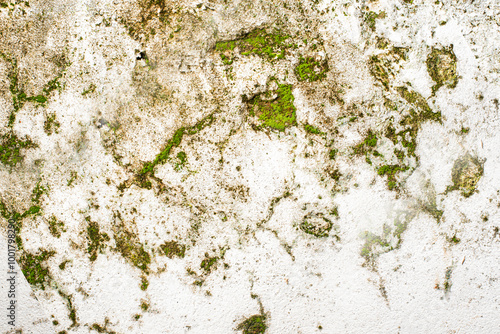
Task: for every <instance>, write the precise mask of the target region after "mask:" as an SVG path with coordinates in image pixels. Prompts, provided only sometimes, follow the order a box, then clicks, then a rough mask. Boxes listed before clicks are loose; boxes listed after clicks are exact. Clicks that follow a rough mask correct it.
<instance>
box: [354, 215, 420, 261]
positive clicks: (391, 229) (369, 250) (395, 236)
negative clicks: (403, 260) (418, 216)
mask: <svg viewBox="0 0 500 334" xmlns="http://www.w3.org/2000/svg"><path fill="white" fill-rule="evenodd" d="M401 217H402V214H399V216H398V217H397V218H396V219H395V221H394V224H393V226H390V225H388V224H384V227H383V232H382V235H381V236H379V235H376V234H374V233H371V232H368V231H365V232H364V233H363V235H362V237H363V238H364V239H365V243H364V245H363V247H362V249H361V252H360V255H361V256H362V257H364V258H365V261H366V262H365V264H370V265H372V266H373V265H374V261H375V259H376V258H377V257H378V256H379V255H380V254H383V253H387V252H390V251H392V250H394V249H397V248H399V247H400V246H401V241H402V235H403V233H404V232H405V231H406V229H407V227H408V221H410V220H411V219H413V217H414V215H413V214H410V215H409V216H406V217H404V218H403V219H405V220H404V221H402V220H401V219H402V218H401Z"/></svg>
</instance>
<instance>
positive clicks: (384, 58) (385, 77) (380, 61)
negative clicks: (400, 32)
mask: <svg viewBox="0 0 500 334" xmlns="http://www.w3.org/2000/svg"><path fill="white" fill-rule="evenodd" d="M407 52H408V48H402V47H399V48H398V47H393V48H391V49H390V50H388V51H386V52H384V53H381V54H377V55H373V56H371V57H370V59H369V60H368V67H369V70H370V74H371V75H372V76H373V77H374V78H375V79H376V80H377V81H378V82H380V83H381V84H382V86H383V87H384V88H385V89H386V90H389V88H390V77H391V76H393V75H394V73H393V63H398V62H400V61H401V60H406V53H407Z"/></svg>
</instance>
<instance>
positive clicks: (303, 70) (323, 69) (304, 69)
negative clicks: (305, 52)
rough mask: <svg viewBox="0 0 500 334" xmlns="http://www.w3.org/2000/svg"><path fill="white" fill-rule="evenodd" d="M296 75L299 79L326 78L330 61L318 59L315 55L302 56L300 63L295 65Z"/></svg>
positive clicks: (313, 79)
mask: <svg viewBox="0 0 500 334" xmlns="http://www.w3.org/2000/svg"><path fill="white" fill-rule="evenodd" d="M294 72H295V75H296V76H297V79H298V80H299V81H309V82H313V81H318V80H322V79H324V78H326V73H327V72H328V62H327V61H326V60H323V61H317V60H316V59H314V58H313V57H307V58H303V57H300V60H299V64H298V65H297V66H296V67H295V70H294Z"/></svg>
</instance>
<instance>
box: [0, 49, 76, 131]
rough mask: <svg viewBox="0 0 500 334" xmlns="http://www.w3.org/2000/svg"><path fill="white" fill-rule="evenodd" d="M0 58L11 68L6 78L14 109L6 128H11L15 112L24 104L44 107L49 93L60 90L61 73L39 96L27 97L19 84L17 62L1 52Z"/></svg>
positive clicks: (46, 85)
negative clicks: (35, 104)
mask: <svg viewBox="0 0 500 334" xmlns="http://www.w3.org/2000/svg"><path fill="white" fill-rule="evenodd" d="M0 57H1V58H2V59H4V60H5V61H6V62H7V63H9V64H10V67H11V68H10V69H9V74H8V77H9V81H10V83H9V90H10V93H11V96H12V105H13V107H14V110H13V111H12V113H11V114H10V116H9V123H8V126H9V127H12V125H14V122H15V119H16V113H17V111H18V110H19V109H21V108H22V107H23V105H24V103H25V102H34V103H38V104H41V105H44V104H45V103H46V102H47V100H48V98H49V96H50V93H51V92H52V91H53V90H55V89H56V88H60V84H59V79H60V78H61V77H62V72H61V73H59V74H58V75H57V76H56V77H55V78H54V79H52V80H51V81H49V82H48V83H47V84H45V86H44V87H43V89H42V93H41V94H38V95H34V96H27V95H26V93H25V92H24V90H23V88H22V84H21V83H20V82H19V70H18V68H17V60H16V59H15V58H10V57H9V56H7V55H6V54H4V53H1V52H0ZM62 66H63V67H66V66H68V64H67V63H65V62H64V64H62Z"/></svg>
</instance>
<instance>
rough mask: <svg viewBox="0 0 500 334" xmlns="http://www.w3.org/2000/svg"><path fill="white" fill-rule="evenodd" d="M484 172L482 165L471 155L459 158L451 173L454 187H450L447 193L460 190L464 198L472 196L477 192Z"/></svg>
mask: <svg viewBox="0 0 500 334" xmlns="http://www.w3.org/2000/svg"><path fill="white" fill-rule="evenodd" d="M483 172H484V170H483V165H482V163H481V162H480V161H479V160H478V159H477V158H475V157H472V156H471V155H470V154H466V155H464V156H462V157H460V158H458V159H457V160H456V161H455V163H454V164H453V168H452V172H451V180H452V182H453V186H450V187H448V189H447V191H453V190H460V191H461V193H462V195H463V196H464V197H469V196H471V195H472V194H473V193H474V192H475V191H476V186H477V183H478V182H479V180H480V179H481V177H482V176H483Z"/></svg>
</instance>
